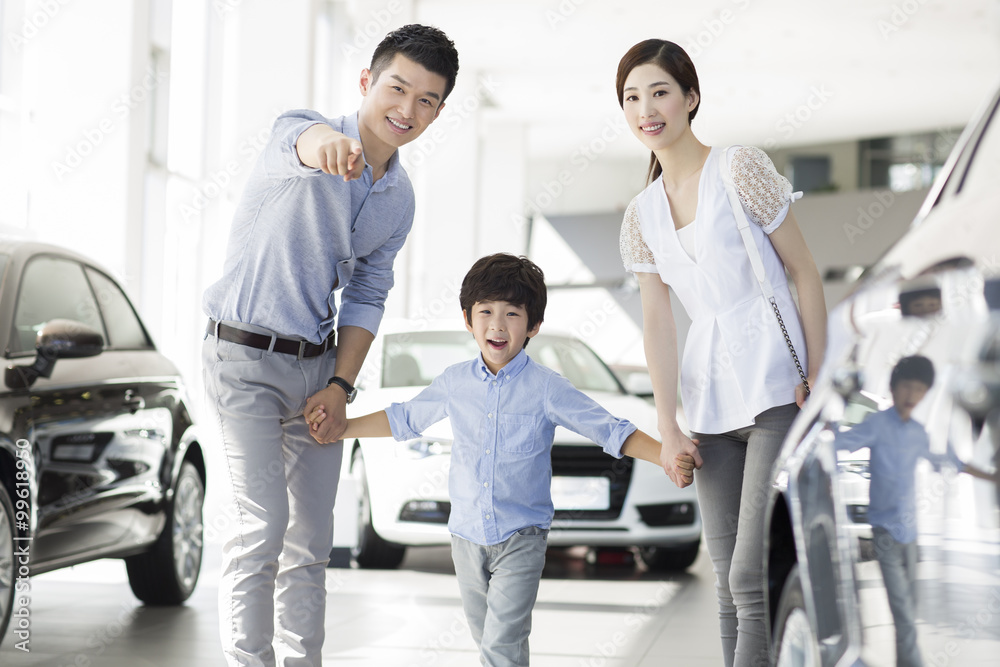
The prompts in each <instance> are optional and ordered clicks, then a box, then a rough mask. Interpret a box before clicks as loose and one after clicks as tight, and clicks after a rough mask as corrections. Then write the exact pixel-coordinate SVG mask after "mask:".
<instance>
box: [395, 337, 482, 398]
mask: <svg viewBox="0 0 1000 667" xmlns="http://www.w3.org/2000/svg"><path fill="white" fill-rule="evenodd" d="M477 354H479V348H478V347H477V346H476V340H475V339H474V338H473V337H472V336H471V335H470V334H468V333H466V332H464V331H428V332H414V333H401V334H390V335H388V336H386V337H385V346H384V348H383V351H382V386H383V387H426V386H427V385H429V384H430V383H431V380H433V379H434V378H436V377H437V376H438V375H440V374H441V373H442V372H443V371H444V369H446V368H448V366H451V365H453V364H457V363H459V362H462V361H468V360H469V359H473V358H475V356H476V355H477Z"/></svg>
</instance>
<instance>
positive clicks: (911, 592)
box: [836, 356, 993, 667]
mask: <svg viewBox="0 0 1000 667" xmlns="http://www.w3.org/2000/svg"><path fill="white" fill-rule="evenodd" d="M933 384H934V364H933V363H932V362H931V360H930V359H928V358H927V357H921V356H912V357H904V358H902V359H900V360H899V362H898V363H897V364H896V365H895V367H893V369H892V374H891V376H890V378H889V391H890V393H891V394H892V402H893V405H892V407H890V408H887V409H886V410H883V411H881V412H875V413H872V414H870V415H868V417H867V418H866V419H865V420H864V421H863V422H861V423H860V424H858V425H857V426H855V427H854V428H852V429H851V430H849V431H844V432H843V433H840V434H838V435H837V438H836V446H837V448H838V449H843V450H848V451H855V450H858V449H861V448H862V447H868V448H869V449H870V451H871V454H870V461H869V471H870V472H871V479H870V486H869V491H868V520H869V522H870V523H871V525H872V541H873V544H874V547H875V557H876V558H877V559H878V562H879V568H880V569H881V570H882V579H883V581H884V582H885V590H886V593H887V595H888V597H889V608H890V610H891V611H892V618H893V621H894V623H895V625H896V664H897V665H900V666H903V665H906V666H908V667H912V666H914V665H922V664H923V662H922V660H921V657H920V648H919V647H918V646H917V628H916V604H917V586H916V582H917V580H916V574H917V573H916V568H917V525H916V520H917V519H916V511H917V500H916V468H917V460H918V459H920V458H924V459H927V460H928V461H930V462H931V463H932V464H934V466H935V467H938V466H940V465H941V464H942V463H946V462H947V463H951V464H952V465H953V466H954V467H955V468H956V469H957V470H959V471H960V472H965V473H969V474H970V475H972V476H974V477H979V478H982V479H989V480H992V479H993V477H992V476H991V475H989V474H987V473H985V472H983V471H981V470H979V469H978V468H974V467H972V466H970V465H966V464H964V463H962V462H961V461H960V460H959V459H958V457H956V456H955V454H954V452H952V451H951V449H950V448H949V449H948V452H947V453H946V454H932V453H931V451H930V439H929V438H928V437H927V431H925V430H924V427H923V425H922V424H921V423H920V422H918V421H916V420H915V419H912V418H911V414H912V412H913V409H914V408H915V407H916V406H917V404H918V403H920V401H921V400H923V398H924V396H925V395H926V394H927V391H928V390H929V389H930V388H931V386H932V385H933Z"/></svg>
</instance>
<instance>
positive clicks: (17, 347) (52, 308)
mask: <svg viewBox="0 0 1000 667" xmlns="http://www.w3.org/2000/svg"><path fill="white" fill-rule="evenodd" d="M54 319H67V320H75V321H77V322H82V323H83V324H86V325H87V326H89V327H92V328H93V329H95V330H96V331H98V332H100V333H101V335H105V333H104V325H103V323H102V322H101V316H100V311H99V310H98V308H97V301H96V300H95V299H94V293H93V292H92V291H91V289H90V283H88V282H87V278H86V277H85V276H84V273H83V267H82V266H80V265H79V264H78V263H77V262H74V261H71V260H67V259H61V258H58V257H48V256H40V257H35V258H34V259H32V260H31V261H30V262H28V265H27V266H26V267H25V269H24V274H23V275H22V277H21V287H20V292H19V294H18V297H17V307H16V308H15V310H14V334H13V336H11V345H10V347H11V352H31V351H34V349H35V338H36V336H37V335H38V330H39V329H41V328H42V326H43V325H44V324H45V323H46V322H48V321H49V320H54Z"/></svg>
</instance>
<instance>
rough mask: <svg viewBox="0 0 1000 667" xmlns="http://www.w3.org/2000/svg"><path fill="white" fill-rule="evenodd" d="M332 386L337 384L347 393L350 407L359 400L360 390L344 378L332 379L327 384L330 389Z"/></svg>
mask: <svg viewBox="0 0 1000 667" xmlns="http://www.w3.org/2000/svg"><path fill="white" fill-rule="evenodd" d="M331 384H335V385H337V386H338V387H340V388H341V389H343V390H344V391H345V392H347V403H348V405H350V404H351V403H353V402H354V399H355V398H357V395H358V388H357V387H355V386H353V385H351V383H350V382H348V381H347V380H345V379H344V378H342V377H337V376H336V375H334V376H333V377H332V378H330V381H329V382H327V383H326V386H327V387H329V386H330V385H331Z"/></svg>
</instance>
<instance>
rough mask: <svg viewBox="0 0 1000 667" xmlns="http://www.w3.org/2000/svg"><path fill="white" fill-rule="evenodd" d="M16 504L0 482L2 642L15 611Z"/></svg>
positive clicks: (0, 630)
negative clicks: (11, 500) (14, 504)
mask: <svg viewBox="0 0 1000 667" xmlns="http://www.w3.org/2000/svg"><path fill="white" fill-rule="evenodd" d="M15 535H16V533H15V529H14V506H13V504H11V502H10V495H9V494H8V493H7V487H5V486H4V485H3V483H2V482H0V642H2V641H3V638H4V636H5V635H6V634H7V625H8V624H9V623H10V615H11V613H12V612H13V611H14V586H15V584H16V583H17V563H16V562H15V561H14V537H15Z"/></svg>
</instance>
